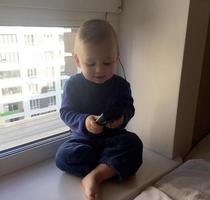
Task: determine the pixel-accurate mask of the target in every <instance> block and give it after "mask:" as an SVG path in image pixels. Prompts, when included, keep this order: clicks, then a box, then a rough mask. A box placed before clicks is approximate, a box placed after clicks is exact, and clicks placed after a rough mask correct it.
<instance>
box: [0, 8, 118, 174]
mask: <svg viewBox="0 0 210 200" xmlns="http://www.w3.org/2000/svg"><path fill="white" fill-rule="evenodd" d="M0 11H4V13H2V12H1V14H0V15H1V16H2V15H3V16H4V15H7V13H8V15H9V16H8V18H6V17H5V18H4V19H5V20H4V19H2V17H1V20H0V26H40V27H44V26H48V27H55V26H56V27H79V25H80V24H81V23H82V22H83V21H85V20H87V19H91V18H98V19H107V20H108V21H109V22H110V23H111V24H112V25H113V27H114V28H115V29H116V31H117V30H118V24H119V23H118V22H119V13H106V12H81V11H80V12H79V11H78V12H71V11H68V12H67V11H62V10H50V9H47V10H45V9H38V8H34V9H31V8H30V9H29V8H21V7H17V8H9V7H6V8H5V9H4V10H3V9H2V8H0ZM24 11H26V15H27V14H29V15H30V17H29V18H28V17H24ZM11 14H13V16H12V15H11ZM15 14H17V17H16V16H15ZM39 14H40V16H39ZM54 14H55V15H54ZM35 16H38V18H36V17H35ZM43 16H44V19H43V20H39V17H43ZM58 16H59V17H58ZM117 32H118V31H117ZM58 117H59V116H58ZM68 135H69V131H65V132H59V133H58V134H57V135H55V136H52V137H49V138H44V139H42V140H40V141H34V142H32V143H30V144H26V145H22V146H18V147H16V148H12V149H10V150H7V151H5V152H3V153H1V154H0V176H2V175H6V174H8V173H11V172H13V171H16V170H19V169H21V168H24V167H27V166H30V165H33V164H35V163H38V162H41V161H44V160H46V159H52V158H53V157H54V156H55V152H56V150H57V148H58V147H59V145H60V144H61V143H63V142H64V141H65V140H67V139H68ZM14 163H15V164H14Z"/></svg>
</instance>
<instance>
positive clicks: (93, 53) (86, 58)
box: [75, 39, 118, 84]
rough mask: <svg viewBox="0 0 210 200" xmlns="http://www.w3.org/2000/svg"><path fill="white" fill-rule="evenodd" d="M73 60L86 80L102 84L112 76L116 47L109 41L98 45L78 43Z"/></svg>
mask: <svg viewBox="0 0 210 200" xmlns="http://www.w3.org/2000/svg"><path fill="white" fill-rule="evenodd" d="M75 59H76V62H77V64H78V66H79V67H80V68H81V70H82V73H83V75H84V76H85V78H86V79H87V80H89V81H92V82H94V83H97V84H101V83H104V82H105V81H107V80H109V79H110V78H111V77H112V76H113V74H114V71H115V68H116V64H117V60H118V55H117V50H116V45H115V43H114V42H113V41H112V40H110V39H109V40H105V41H102V42H100V43H83V42H80V46H79V53H77V54H76V55H75Z"/></svg>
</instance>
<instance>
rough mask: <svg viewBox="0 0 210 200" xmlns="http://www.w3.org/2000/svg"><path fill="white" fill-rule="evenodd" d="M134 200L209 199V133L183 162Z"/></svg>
mask: <svg viewBox="0 0 210 200" xmlns="http://www.w3.org/2000/svg"><path fill="white" fill-rule="evenodd" d="M134 200H210V134H208V135H207V136H206V137H205V138H204V139H203V140H201V141H200V142H199V143H198V144H197V145H196V146H195V147H194V148H193V149H192V150H191V151H190V153H189V154H188V155H187V156H186V158H185V159H184V162H183V164H181V165H180V166H179V167H177V168H176V169H174V170H173V171H172V172H170V173H169V174H167V175H165V176H163V177H162V178H161V179H159V180H158V181H157V182H156V183H154V184H153V185H152V186H149V187H147V188H146V189H145V190H144V191H143V192H142V193H141V194H140V195H138V196H137V197H136V198H135V199H134Z"/></svg>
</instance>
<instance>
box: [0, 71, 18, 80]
mask: <svg viewBox="0 0 210 200" xmlns="http://www.w3.org/2000/svg"><path fill="white" fill-rule="evenodd" d="M17 77H20V70H13V71H0V80H1V79H9V78H17Z"/></svg>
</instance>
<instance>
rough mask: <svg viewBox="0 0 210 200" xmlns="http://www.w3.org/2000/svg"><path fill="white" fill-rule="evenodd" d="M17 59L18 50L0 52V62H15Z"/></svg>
mask: <svg viewBox="0 0 210 200" xmlns="http://www.w3.org/2000/svg"><path fill="white" fill-rule="evenodd" d="M18 61H19V53H18V52H0V62H2V63H16V62H18Z"/></svg>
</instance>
